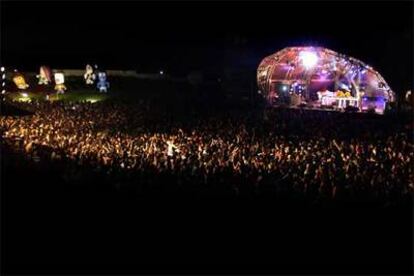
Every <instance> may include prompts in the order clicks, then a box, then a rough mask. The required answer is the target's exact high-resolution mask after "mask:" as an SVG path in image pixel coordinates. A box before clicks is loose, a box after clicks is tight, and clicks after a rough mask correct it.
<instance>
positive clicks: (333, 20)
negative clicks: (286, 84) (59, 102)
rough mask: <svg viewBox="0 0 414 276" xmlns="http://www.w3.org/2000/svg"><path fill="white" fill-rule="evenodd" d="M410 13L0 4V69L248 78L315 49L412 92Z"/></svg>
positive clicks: (342, 6)
mask: <svg viewBox="0 0 414 276" xmlns="http://www.w3.org/2000/svg"><path fill="white" fill-rule="evenodd" d="M412 22H413V3H412V2H411V1H407V2H399V3H398V2H394V1H393V2H373V1H370V2H365V3H360V2H344V3H338V2H336V3H335V2H333V3H328V2H310V1H307V2H293V3H292V2H276V3H269V2H262V3H257V2H254V3H253V2H251V3H248V2H241V3H235V2H227V3H222V2H194V3H189V2H180V3H173V2H156V3H154V2H150V3H143V2H141V3H140V2H123V3H121V2H98V1H94V2H89V3H85V2H78V1H74V2H67V3H63V2H54V3H52V2H41V3H34V2H27V3H25V2H14V1H8V2H1V59H2V60H1V61H2V63H3V64H4V65H6V66H11V67H16V68H19V69H20V70H22V71H24V70H36V71H37V70H38V67H39V65H41V64H46V65H50V66H51V67H53V68H84V66H85V64H86V63H87V62H91V63H98V64H100V65H101V67H105V68H108V69H136V70H139V71H142V72H156V71H158V70H160V69H164V70H166V71H168V72H169V73H171V74H173V75H174V74H176V75H180V74H186V73H188V72H190V71H192V70H202V71H212V70H215V71H217V72H221V71H222V70H223V68H228V67H230V68H231V67H233V68H236V69H237V68H239V67H240V68H241V67H246V68H249V69H251V70H255V69H256V67H257V65H258V63H259V62H260V60H261V59H262V58H263V57H265V56H267V55H269V54H271V53H273V52H276V51H278V50H280V49H281V48H284V47H287V46H298V45H318V46H323V47H327V48H330V49H332V50H335V51H338V52H341V53H344V54H348V55H351V56H353V57H355V58H358V59H361V60H362V61H364V62H366V63H368V64H370V65H372V66H373V67H374V68H376V69H377V70H378V71H379V72H380V73H382V75H383V76H384V78H385V79H386V80H387V81H388V82H389V84H390V85H391V87H392V88H393V89H394V90H396V91H397V92H398V91H399V90H402V91H404V90H406V89H409V88H410V87H412V76H413V71H412V61H413V55H412V50H413V43H412V38H413V36H412V31H413V30H412Z"/></svg>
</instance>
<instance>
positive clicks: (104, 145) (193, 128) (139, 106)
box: [0, 100, 414, 204]
mask: <svg viewBox="0 0 414 276" xmlns="http://www.w3.org/2000/svg"><path fill="white" fill-rule="evenodd" d="M14 104H15V105H19V107H20V108H23V109H26V110H31V111H32V112H33V115H30V116H3V117H1V119H0V128H1V134H2V137H3V140H4V141H5V142H6V143H7V144H8V145H9V146H11V147H12V148H14V149H21V150H22V151H23V152H24V154H25V155H27V156H31V157H33V158H35V159H40V162H50V163H52V164H54V163H56V164H64V165H63V166H62V168H64V169H63V170H64V179H65V180H66V181H67V182H69V183H79V182H82V181H85V179H86V175H88V174H90V173H91V172H94V173H96V174H97V175H99V178H95V179H94V180H95V182H96V181H99V182H102V183H107V184H109V185H112V186H113V187H116V188H117V189H119V190H128V191H129V192H131V191H132V190H133V191H134V193H136V194H140V195H145V194H154V193H156V194H185V195H191V196H229V197H235V198H237V197H270V198H276V199H280V200H284V199H288V200H290V199H295V200H296V199H298V200H303V201H306V202H311V203H318V202H331V201H335V202H336V201H352V202H355V201H362V202H367V201H370V202H371V201H374V202H385V203H387V204H389V203H395V202H401V201H405V200H411V198H412V195H413V192H414V182H413V180H414V172H413V169H414V166H413V165H414V162H413V161H414V160H413V159H414V151H413V148H414V144H413V140H412V138H413V137H412V134H413V131H412V129H411V128H404V124H402V123H399V122H398V121H393V120H392V119H389V118H386V117H385V116H378V115H375V116H371V115H369V114H347V113H337V112H327V111H310V110H300V109H298V110H294V109H272V110H267V111H265V113H260V112H234V111H232V110H227V111H226V110H222V111H220V112H215V113H214V114H212V113H210V114H208V115H205V114H204V115H202V114H196V113H195V114H191V115H188V114H187V115H185V116H182V115H180V116H179V115H174V114H171V113H167V112H166V111H165V109H163V108H162V107H160V106H158V107H157V104H151V103H149V102H146V101H140V102H134V103H130V102H124V101H116V100H113V101H104V102H98V103H94V104H91V103H68V102H54V103H51V102H34V103H14ZM102 185H103V184H102Z"/></svg>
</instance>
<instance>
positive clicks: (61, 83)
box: [55, 73, 67, 94]
mask: <svg viewBox="0 0 414 276" xmlns="http://www.w3.org/2000/svg"><path fill="white" fill-rule="evenodd" d="M55 83H56V85H55V90H56V92H57V93H58V94H63V93H65V91H66V89H67V88H66V86H65V75H63V73H55Z"/></svg>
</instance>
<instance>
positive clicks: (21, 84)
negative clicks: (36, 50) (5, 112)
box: [13, 73, 29, 90]
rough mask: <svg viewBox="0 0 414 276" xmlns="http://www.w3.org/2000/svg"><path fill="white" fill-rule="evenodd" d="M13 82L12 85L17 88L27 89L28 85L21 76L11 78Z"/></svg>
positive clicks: (18, 74)
mask: <svg viewBox="0 0 414 276" xmlns="http://www.w3.org/2000/svg"><path fill="white" fill-rule="evenodd" d="M13 82H14V84H16V86H17V88H19V89H22V90H24V89H26V88H28V87H29V85H28V84H27V83H26V80H25V79H24V77H23V75H22V74H20V73H17V74H16V75H15V76H14V77H13Z"/></svg>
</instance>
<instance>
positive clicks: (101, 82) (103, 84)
mask: <svg viewBox="0 0 414 276" xmlns="http://www.w3.org/2000/svg"><path fill="white" fill-rule="evenodd" d="M96 87H97V88H98V89H99V92H105V93H106V92H108V88H109V82H108V81H107V79H106V73H105V72H99V73H98V82H97V84H96Z"/></svg>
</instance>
